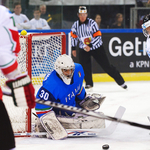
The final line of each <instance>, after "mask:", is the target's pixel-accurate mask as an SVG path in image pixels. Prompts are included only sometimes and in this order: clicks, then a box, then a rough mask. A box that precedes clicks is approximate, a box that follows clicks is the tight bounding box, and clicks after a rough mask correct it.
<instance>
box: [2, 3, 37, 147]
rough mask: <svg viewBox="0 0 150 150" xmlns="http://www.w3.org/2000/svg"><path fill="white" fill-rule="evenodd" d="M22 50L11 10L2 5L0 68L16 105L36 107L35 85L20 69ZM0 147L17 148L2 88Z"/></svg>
mask: <svg viewBox="0 0 150 150" xmlns="http://www.w3.org/2000/svg"><path fill="white" fill-rule="evenodd" d="M19 52H20V43H19V34H18V31H17V28H16V27H15V21H14V19H13V16H12V14H11V13H10V12H9V10H8V9H7V8H6V7H4V6H2V5H0V69H1V71H2V72H3V74H4V75H5V77H6V78H7V79H8V80H7V81H6V85H7V86H8V87H9V88H10V89H11V92H12V97H13V101H14V104H15V105H16V106H25V107H26V106H28V107H29V108H34V107H35V96H34V92H35V90H34V87H33V85H32V83H31V80H30V77H29V76H28V75H27V73H24V74H22V73H21V72H20V71H19V70H18V62H17V55H18V53H19ZM0 120H1V123H0V149H1V150H11V149H13V150H15V140H14V134H13V130H12V127H11V123H10V120H9V117H8V114H7V111H6V108H5V106H4V104H3V101H2V90H1V88H0Z"/></svg>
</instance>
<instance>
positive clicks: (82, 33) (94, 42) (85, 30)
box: [71, 18, 103, 50]
mask: <svg viewBox="0 0 150 150" xmlns="http://www.w3.org/2000/svg"><path fill="white" fill-rule="evenodd" d="M101 35H102V34H101V32H100V31H99V28H98V25H97V23H96V22H95V21H94V20H92V19H89V18H87V19H86V21H85V22H84V23H82V24H81V23H80V21H79V20H77V21H76V22H74V24H73V25H72V28H71V46H72V50H76V46H77V43H78V40H79V48H81V49H84V47H86V46H87V45H88V46H89V47H90V48H91V49H90V50H95V49H97V48H99V47H100V46H101V45H102V43H103V42H102V38H101Z"/></svg>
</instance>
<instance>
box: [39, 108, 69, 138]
mask: <svg viewBox="0 0 150 150" xmlns="http://www.w3.org/2000/svg"><path fill="white" fill-rule="evenodd" d="M40 122H41V124H42V126H43V127H44V129H45V130H46V131H47V133H48V136H50V137H51V138H52V139H53V140H61V139H64V138H67V135H68V134H67V131H66V130H65V129H64V127H63V126H62V125H61V124H60V122H59V121H58V119H57V118H56V115H55V113H54V111H50V112H48V113H46V114H45V115H43V116H41V117H40Z"/></svg>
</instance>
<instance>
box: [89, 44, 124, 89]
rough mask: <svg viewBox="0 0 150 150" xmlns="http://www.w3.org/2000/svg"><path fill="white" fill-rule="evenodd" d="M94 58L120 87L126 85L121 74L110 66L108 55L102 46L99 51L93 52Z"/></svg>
mask: <svg viewBox="0 0 150 150" xmlns="http://www.w3.org/2000/svg"><path fill="white" fill-rule="evenodd" d="M92 56H93V57H94V59H95V60H96V61H97V63H98V64H99V65H100V66H101V67H102V69H103V70H104V71H105V72H106V73H107V74H108V75H110V76H111V77H112V78H113V79H114V80H115V81H116V83H117V84H118V85H120V86H123V85H125V84H124V83H125V81H124V79H123V77H122V76H121V74H120V72H119V71H118V70H117V69H116V68H115V67H114V66H113V65H111V64H110V62H109V60H108V57H107V55H106V52H105V49H104V47H103V46H101V47H100V48H99V49H97V50H95V51H93V52H92Z"/></svg>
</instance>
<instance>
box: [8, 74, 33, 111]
mask: <svg viewBox="0 0 150 150" xmlns="http://www.w3.org/2000/svg"><path fill="white" fill-rule="evenodd" d="M6 85H7V86H8V87H9V88H10V89H11V92H12V97H13V101H14V105H15V106H18V107H27V106H28V107H29V108H34V107H35V96H34V93H35V89H34V87H33V85H32V83H31V79H30V77H29V76H28V75H27V74H21V75H19V76H17V77H16V78H15V79H11V80H8V81H6Z"/></svg>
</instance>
